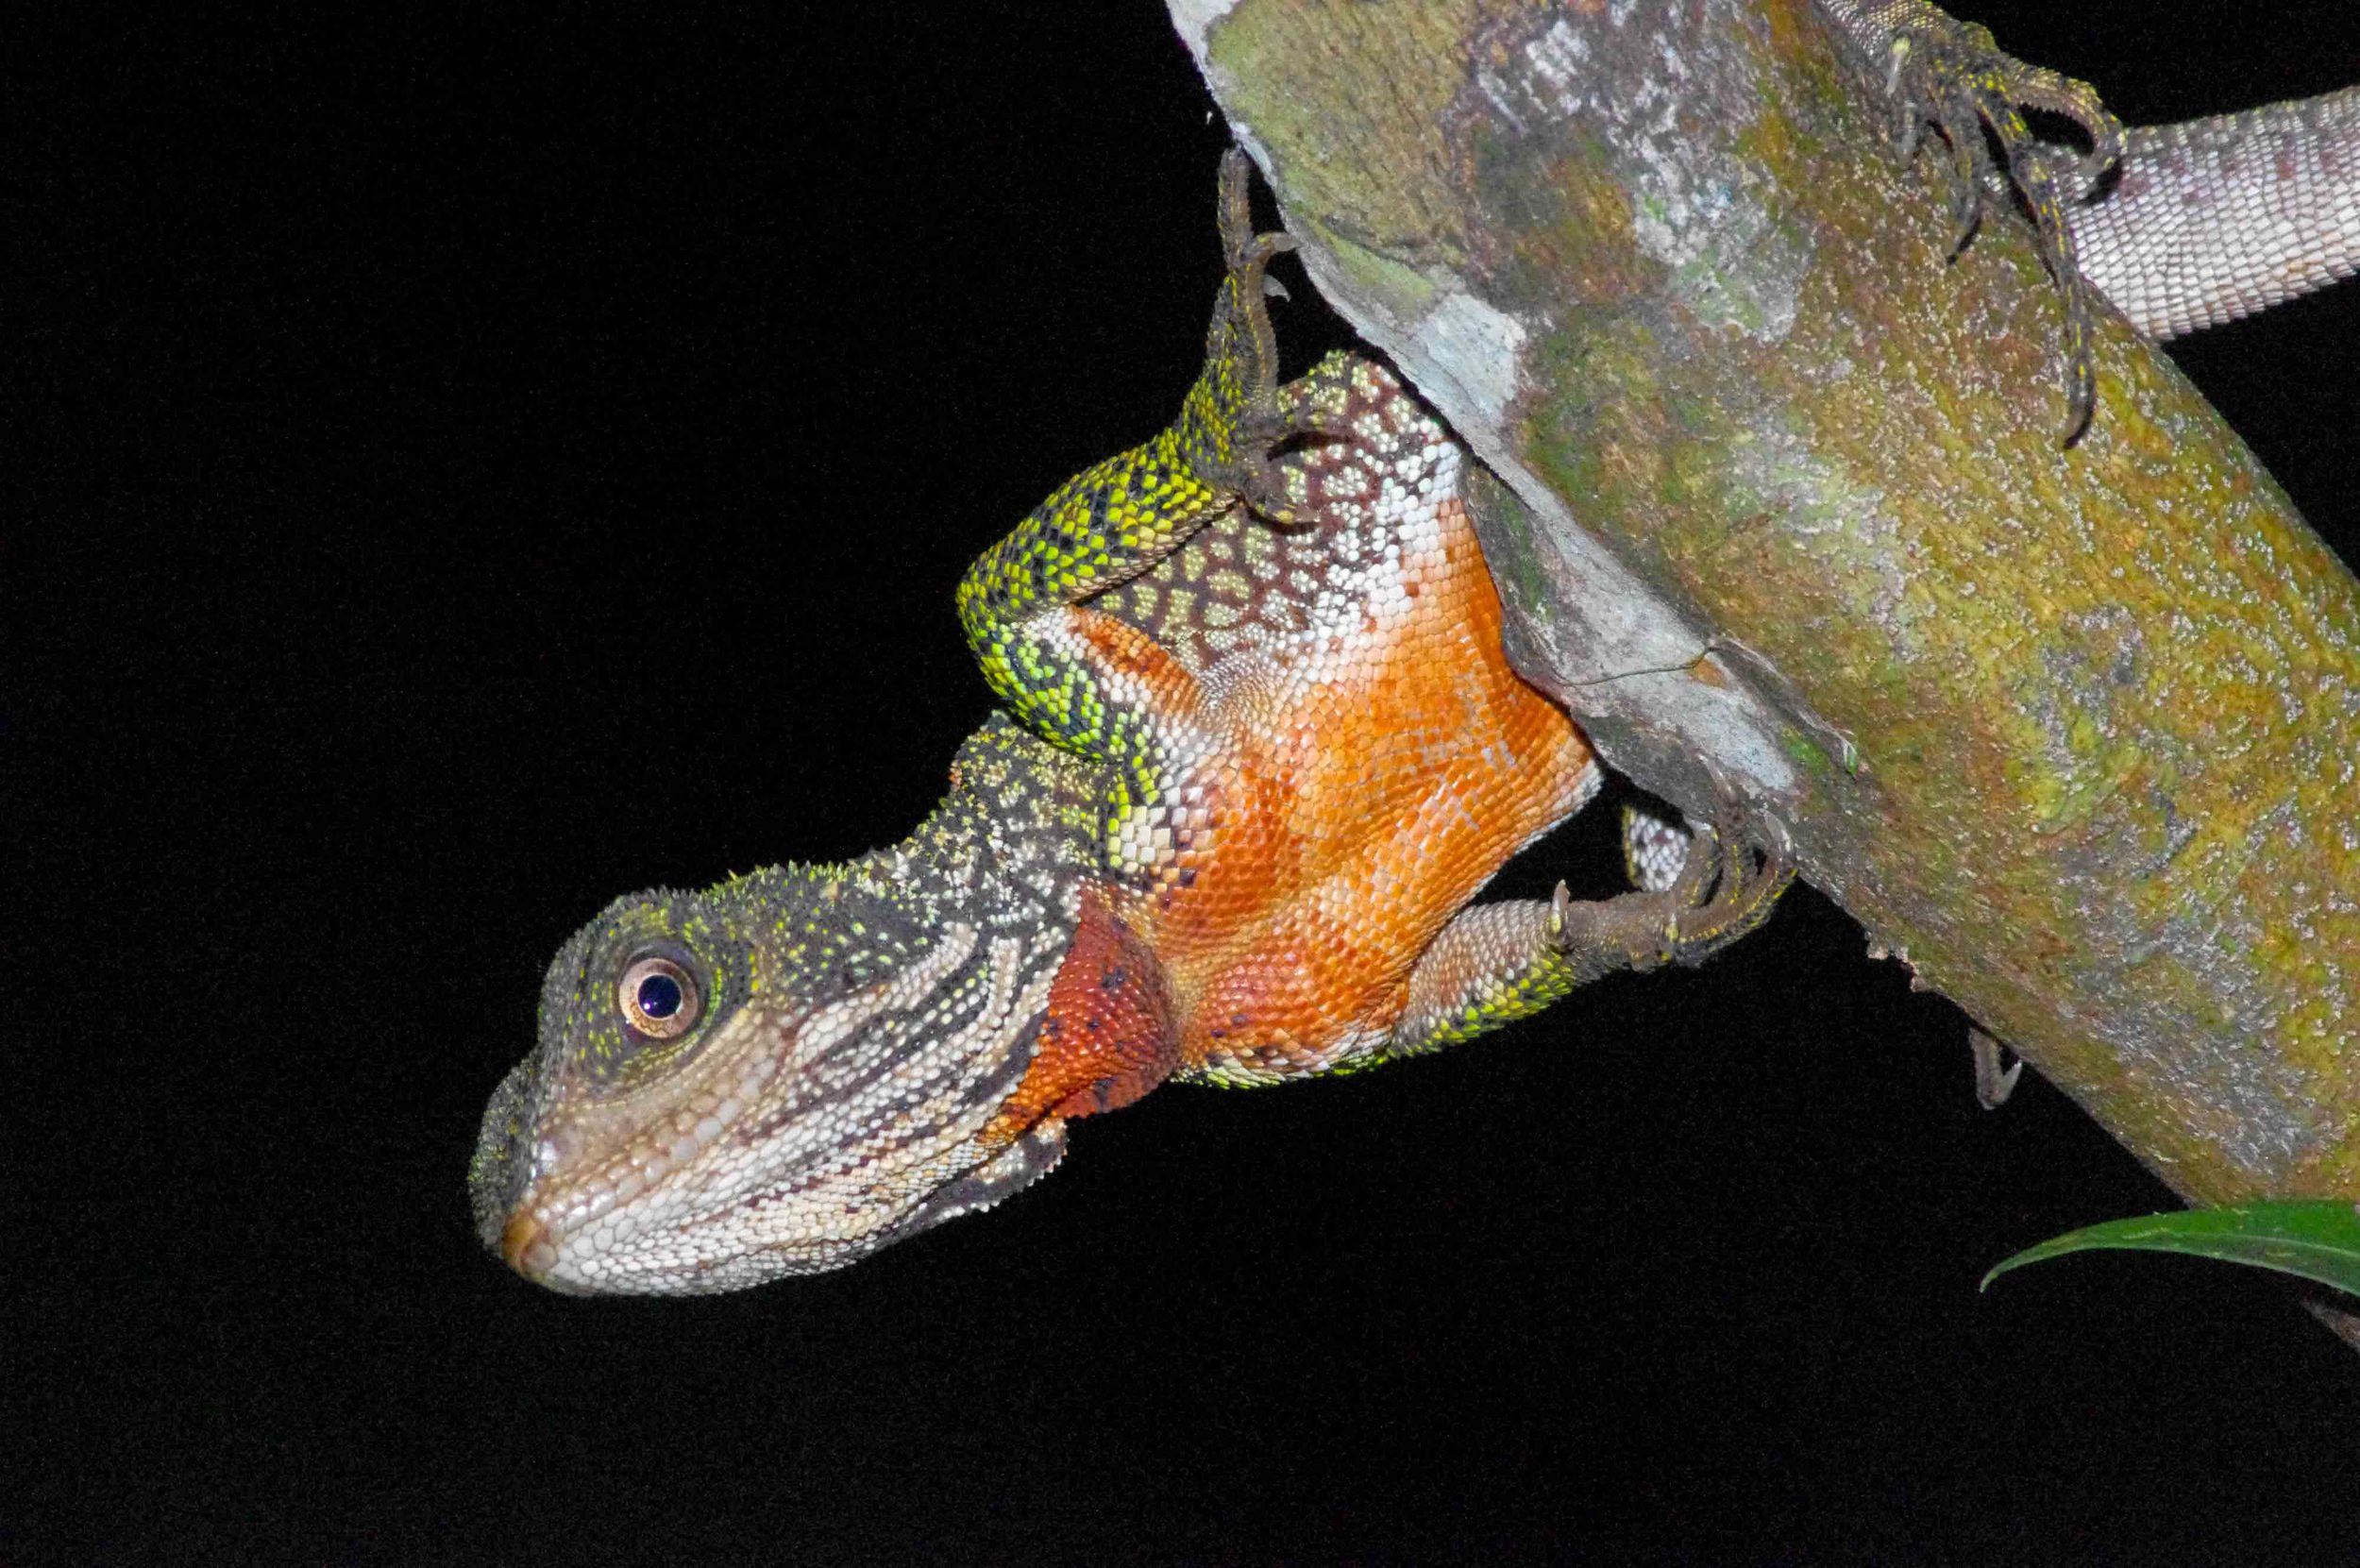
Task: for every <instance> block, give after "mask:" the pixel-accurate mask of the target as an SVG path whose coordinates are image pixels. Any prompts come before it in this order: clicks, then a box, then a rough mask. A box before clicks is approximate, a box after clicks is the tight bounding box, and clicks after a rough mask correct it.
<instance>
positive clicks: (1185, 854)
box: [469, 149, 1792, 1294]
mask: <svg viewBox="0 0 2360 1568" xmlns="http://www.w3.org/2000/svg"><path fill="white" fill-rule="evenodd" d="M1247 169H1248V164H1247V162H1246V160H1245V158H1244V155H1243V154H1242V153H1241V152H1238V151H1236V150H1234V149H1233V150H1232V152H1231V153H1230V154H1229V155H1228V156H1227V157H1226V158H1225V159H1224V160H1223V161H1222V169H1221V177H1220V190H1219V217H1220V234H1221V240H1222V254H1223V256H1224V258H1225V261H1226V271H1225V276H1224V278H1223V279H1222V284H1221V287H1220V289H1219V291H1218V294H1217V295H1216V300H1215V305H1214V310H1213V312H1212V319H1211V323H1210V326H1209V328H1208V329H1207V332H1206V343H1205V362H1204V368H1203V370H1202V372H1201V373H1200V375H1199V376H1198V378H1197V379H1196V381H1195V383H1194V385H1193V386H1191V387H1190V389H1189V390H1188V394H1187V396H1186V397H1185V398H1184V400H1183V402H1182V406H1181V411H1180V413H1179V415H1178V416H1177V417H1176V418H1175V419H1174V420H1173V421H1172V424H1171V425H1170V426H1169V427H1168V428H1167V429H1166V430H1163V431H1162V432H1160V433H1159V434H1157V435H1156V436H1155V437H1154V438H1153V439H1151V440H1149V441H1148V442H1146V443H1144V444H1142V445H1140V446H1139V447H1134V448H1132V449H1131V450H1129V451H1127V452H1125V453H1123V454H1121V455H1120V456H1118V457H1116V458H1113V459H1110V460H1108V461H1106V462H1104V463H1102V464H1097V465H1096V466H1094V467H1092V468H1090V469H1088V470H1087V471H1085V472H1084V473H1083V474H1081V475H1079V476H1077V477H1076V478H1075V479H1073V480H1071V481H1069V482H1068V483H1067V484H1065V485H1064V486H1062V487H1061V488H1059V489H1058V490H1057V491H1056V492H1054V494H1053V495H1051V496H1050V497H1048V499H1046V500H1045V501H1043V502H1042V503H1041V504H1040V505H1039V506H1038V507H1037V508H1036V509H1035V510H1034V511H1033V512H1032V513H1031V514H1028V515H1027V516H1026V517H1025V518H1024V520H1023V521H1022V522H1021V523H1020V525H1019V526H1018V527H1017V528H1016V529H1015V530H1014V531H1012V532H1011V533H1009V534H1008V535H1007V536H1006V537H1005V538H1004V539H1003V540H1002V541H1001V542H1000V543H999V544H997V545H995V546H994V547H993V548H990V549H989V550H987V551H986V553H985V554H984V556H983V557H982V558H981V559H980V560H978V561H977V562H976V563H975V565H973V567H972V568H971V569H970V570H969V573H968V575H967V577H966V578H965V580H964V581H963V582H962V583H961V586H960V589H959V592H958V596H957V608H958V613H959V615H960V618H961V621H962V624H963V626H964V628H965V631H966V632H967V635H968V638H969V642H970V644H971V645H972V647H973V648H974V649H975V651H976V653H977V656H978V658H979V661H980V663H981V665H982V666H983V670H984V673H985V676H986V681H987V683H989V685H990V686H991V688H992V690H993V692H994V693H995V694H996V696H997V697H998V698H999V700H1000V701H1001V702H1002V703H1003V709H1002V710H1001V711H1000V712H998V713H996V714H995V715H994V716H993V717H991V718H990V719H989V720H988V721H987V722H986V724H985V725H984V726H983V728H982V729H981V730H979V731H978V732H977V733H975V734H973V735H972V736H970V737H969V740H968V741H967V742H966V743H965V744H964V745H963V746H962V747H961V748H960V750H959V752H958V755H957V758H956V760H955V761H954V763H953V764H952V768H951V784H950V789H949V793H948V794H947V795H946V797H945V798H944V800H943V801H942V802H941V804H940V805H939V806H938V807H937V808H936V810H935V812H934V813H933V814H932V815H931V816H930V817H929V818H927V819H926V820H925V821H924V822H923V823H922V824H920V825H919V828H918V829H917V830H916V831H915V832H914V833H913V834H912V835H910V836H909V837H908V838H907V839H905V840H903V841H902V843H900V844H898V845H896V846H894V847H893V848H890V849H887V850H881V851H875V852H872V853H871V854H869V855H867V856H865V857H862V858H860V859H857V860H854V861H852V862H851V863H849V864H843V865H794V864H789V865H786V866H782V867H776V868H769V869H766V870H761V871H756V872H753V873H751V874H749V875H745V876H740V877H737V878H733V879H732V880H731V881H728V882H725V883H723V884H721V885H717V886H715V887H713V888H710V889H708V890H706V891H703V892H699V893H676V892H670V891H664V890H658V891H653V892H649V893H642V894H637V895H633V896H631V897H627V898H624V899H622V900H620V901H618V902H615V903H614V904H613V905H611V906H610V907H609V908H608V909H607V910H606V911H605V912H604V913H603V914H601V915H600V916H599V917H598V919H595V920H593V921H592V922H591V923H590V924H589V925H588V926H586V927H585V928H583V929H582V931H581V932H580V933H579V934H577V935H576V936H574V937H573V939H572V940H570V941H569V942H567V943H566V944H565V948H564V949H563V950H562V951H561V952H560V953H558V955H557V957H556V959H555V960H554V962H553V963H552V964H551V966H550V969H549V971H548V978H547V981H546V983H545V985H544V987H543V990H542V994H541V1003H540V1017H539V1029H538V1039H537V1044H536V1046H535V1049H534V1050H533V1051H532V1053H531V1054H530V1055H528V1056H527V1057H526V1059H525V1060H524V1061H523V1062H521V1063H520V1064H518V1066H517V1067H516V1068H515V1069H514V1071H511V1072H510V1073H509V1074H508V1076H507V1077H506V1078H505V1079H504V1080H503V1082H502V1083H501V1085H500V1087H499V1088H498V1089H497V1092H496V1093H495V1094H494V1096H493V1098H492V1101H491V1104H490V1105H489V1106H488V1108H487V1110H486V1112H485V1116H484V1120H483V1124H482V1130H481V1135H480V1142H479V1146H478V1150H477V1153H476V1155H475V1157H474V1160H473V1162H472V1164H471V1166H470V1172H469V1186H470V1192H471V1199H472V1208H473V1212H474V1217H475V1221H476V1225H477V1229H478V1233H479V1235H480V1239H481V1240H482V1241H483V1243H484V1245H485V1246H486V1247H487V1248H488V1249H489V1250H491V1251H492V1252H494V1253H496V1254H497V1255H498V1256H501V1257H502V1258H503V1259H505V1261H506V1262H507V1263H508V1264H509V1265H510V1266H512V1267H513V1268H514V1269H515V1270H516V1271H517V1272H518V1273H521V1274H523V1275H524V1276H525V1277H527V1278H529V1279H531V1280H534V1281H537V1282H539V1283H540V1284H543V1285H545V1286H548V1287H549V1288H551V1289H554V1290H561V1291H566V1292H577V1293H642V1294H690V1293H700V1292H709V1291H716V1290H732V1289H736V1288H739V1287H744V1286H750V1285H755V1284H759V1283H762V1282H765V1281H767V1280H770V1279H774V1278H777V1277H780V1276H783V1275H789V1274H799V1273H813V1272H817V1271H819V1270H824V1269H830V1268H834V1267H837V1266H840V1265H843V1264H847V1263H851V1262H852V1261H854V1260H856V1259H858V1258H861V1257H864V1256H868V1255H869V1254H871V1253H873V1252H875V1251H876V1250H877V1249H879V1248H881V1247H884V1246H885V1245H888V1244H890V1243H891V1242H894V1241H896V1240H899V1239H903V1238H905V1237H908V1236H912V1235H915V1234H917V1233H919V1232H920V1231H922V1230H925V1229H927V1228H929V1227H931V1226H933V1225H935V1224H937V1223H940V1222H944V1221H947V1220H949V1219H951V1218H952V1217H954V1216H956V1215H960V1214H964V1213H969V1212H971V1211H974V1210H976V1209H980V1208H983V1207H986V1206H989V1205H991V1204H993V1203H996V1202H998V1201H999V1200H1001V1199H1002V1198H1004V1197H1005V1196H1007V1195H1008V1194H1010V1193H1012V1192H1014V1191H1016V1190H1017V1189H1020V1188H1022V1187H1024V1186H1026V1185H1027V1184H1029V1183H1031V1182H1033V1181H1035V1180H1037V1178H1038V1177H1039V1176H1041V1175H1042V1174H1044V1173H1045V1172H1047V1171H1049V1170H1050V1169H1051V1168H1052V1167H1053V1166H1054V1164H1055V1163H1056V1162H1057V1161H1058V1159H1059V1158H1060V1156H1061V1155H1062V1154H1063V1151H1064V1149H1065V1147H1066V1144H1067V1141H1068V1128H1069V1125H1070V1123H1071V1122H1072V1121H1076V1120H1078V1119H1080V1118H1083V1117H1086V1116H1090V1115H1094V1114H1097V1113H1099V1112H1102V1111H1106V1110H1111V1109H1115V1108H1117V1107H1119V1106H1121V1105H1125V1104H1130V1103H1132V1102H1133V1101H1136V1100H1137V1099H1138V1098H1139V1097H1140V1096H1141V1095H1143V1094H1146V1093H1147V1092H1149V1091H1150V1090H1152V1089H1154V1088H1155V1087H1157V1086H1158V1085H1160V1084H1161V1083H1163V1082H1165V1081H1167V1080H1195V1081H1200V1082H1206V1083H1212V1084H1216V1085H1230V1086H1243V1085H1259V1084H1271V1083H1280V1082H1286V1081H1290V1080H1293V1079H1299V1078H1304V1077H1309V1076H1313V1075H1317V1074H1321V1073H1328V1072H1341V1071H1354V1070H1357V1069H1361V1068H1365V1067H1370V1066H1374V1065H1376V1064H1378V1063H1381V1062H1385V1061H1389V1060H1391V1059H1393V1058H1397V1057H1402V1056H1409V1055H1415V1054H1420V1053H1423V1052H1426V1051H1431V1050H1435V1049H1438V1048H1440V1047H1442V1046H1445V1045H1449V1044H1453V1043H1456V1042H1458V1041H1460V1040H1463V1039H1466V1038H1468V1037H1473V1036H1475V1035H1479V1034H1481V1033H1483V1032H1485V1031H1487V1030H1490V1029H1492V1028H1494V1027H1496V1026H1498V1025H1499V1024H1502V1023H1504V1022H1506V1021H1508V1020H1511V1019H1515V1018H1520V1017H1524V1016H1526V1015H1528V1014H1531V1013H1533V1012H1535V1011H1537V1010H1539V1009H1540V1008H1542V1007H1543V1006H1545V1005H1547V1004H1548V1003H1551V1002H1553V1001H1555V1000H1557V999H1558V998H1559V997H1561V996H1563V995H1565V994H1566V993H1568V992H1570V991H1571V990H1572V989H1574V988H1575V987H1576V986H1579V985H1581V984H1583V983H1585V982H1587V981H1590V980H1593V979H1595V978H1597V977H1599V976H1601V975H1604V974H1606V973H1609V972H1611V971H1615V970H1626V969H1627V970H1645V969H1656V968H1659V967H1660V966H1663V965H1666V964H1694V963H1697V962H1700V961H1702V960H1703V959H1704V958H1706V957H1708V956H1710V955H1711V953H1715V952H1718V951H1719V950H1721V949H1722V948H1723V947H1725V946H1726V945H1727V944H1728V943H1729V942H1731V941H1733V940H1735V939H1737V938H1738V937H1740V936H1743V935H1745V933H1746V932H1748V931H1750V930H1752V929H1753V928H1754V927H1755V926H1757V925H1759V924H1760V923H1761V921H1762V919H1764V918H1765V917H1766V916H1767V915H1768V913H1769V912H1770V910H1771V908H1772V906H1773V904H1774V902H1775V901H1776V900H1777V898H1778V895H1779V893H1780V892H1781V891H1782V890H1783V889H1784V888H1785V886H1786V885H1787V884H1788V882H1789V880H1790V878H1791V875H1792V873H1791V871H1790V870H1789V869H1788V868H1787V866H1786V864H1785V861H1784V859H1783V858H1782V854H1781V849H1780V845H1781V840H1780V838H1779V835H1777V834H1776V832H1775V830H1770V831H1766V832H1765V831H1762V830H1758V829H1757V827H1756V825H1755V824H1756V822H1757V821H1758V820H1759V818H1758V816H1757V813H1756V812H1755V811H1754V810H1753V809H1752V808H1749V807H1748V806H1746V805H1745V804H1744V803H1742V802H1741V801H1739V799H1738V797H1737V795H1736V793H1735V791H1734V789H1733V788H1732V787H1730V786H1729V785H1728V784H1722V785H1721V787H1720V797H1721V798H1720V800H1719V801H1718V803H1717V805H1716V808H1715V811H1714V813H1713V822H1712V824H1711V826H1710V827H1705V828H1700V829H1699V830H1698V833H1697V835H1696V840H1695V848H1694V852H1684V853H1679V854H1677V855H1674V856H1672V857H1670V858H1668V859H1667V858H1664V857H1661V856H1659V857H1657V861H1656V864H1657V866H1658V868H1659V871H1660V874H1657V875H1654V876H1653V877H1652V880H1653V881H1654V882H1655V883H1656V884H1658V885H1650V886H1643V887H1641V888H1639V889H1637V890H1633V891H1628V892H1625V893H1622V894H1620V895H1617V896H1614V897H1610V898H1608V899H1604V900H1601V901H1596V902H1590V901H1579V902H1577V901H1575V900H1573V899H1572V898H1571V897H1570V895H1569V893H1568V891H1567V889H1566V888H1565V886H1564V885H1562V884H1559V886H1558V887H1557V889H1556V891H1555V893H1554V895H1553V896H1552V897H1551V898H1548V899H1541V900H1519V901H1509V902H1473V901H1474V899H1475V894H1476V892H1477V891H1478V890H1479V889H1480V888H1481V886H1482V885H1484V884H1485V883H1486V882H1487V881H1488V880H1490V878H1491V877H1492V874H1493V873H1494V872H1495V871H1496V870H1498V869H1499V868H1500V867H1501V865H1502V864H1504V863H1505V862H1506V861H1507V859H1508V858H1509V856H1510V855H1511V854H1513V853H1514V852H1515V851H1517V850H1519V849H1520V848H1522V847H1523V846H1524V845H1526V844H1527V843H1529V842H1530V841H1531V840H1533V839H1534V838H1536V837H1537V836H1539V835H1541V834H1542V833H1544V832H1546V831H1547V830H1548V829H1549V828H1550V827H1552V826H1554V825H1555V824H1556V823H1558V822H1559V821H1560V820H1562V819H1564V818H1567V817H1568V816H1570V815H1571V814H1572V813H1574V812H1576V811H1577V810H1579V809H1580V808H1581V807H1582V806H1583V805H1584V804H1585V803H1586V802H1587V801H1589V800H1590V799H1591V798H1592V797H1593V794H1594V793H1595V792H1596V790H1597V788H1598V786H1599V783H1600V765H1599V763H1598V761H1597V759H1596V757H1595V756H1594V754H1593V751H1592V750H1591V748H1590V746H1589V743H1588V742H1587V740H1586V739H1585V738H1584V736H1583V735H1582V733H1581V732H1580V730H1579V729H1578V728H1577V727H1576V725H1575V723H1574V721H1573V720H1572V719H1571V718H1570V717H1568V716H1567V714H1566V713H1565V712H1564V710H1562V709H1561V708H1559V707H1558V706H1557V705H1556V704H1555V703H1553V702H1552V701H1550V700H1548V699H1546V698H1545V697H1543V696H1542V694H1541V693H1540V692H1538V691H1537V690H1536V689H1535V688H1533V687H1531V686H1529V685H1527V684H1526V683H1525V682H1524V681H1523V680H1522V679H1521V678H1520V677H1519V676H1517V675H1516V674H1515V673H1514V672H1513V671H1512V670H1511V669H1510V668H1509V666H1508V663H1507V660H1506V656H1505V654H1504V653H1503V651H1502V649H1501V642H1500V634H1499V623H1500V606H1499V600H1498V597H1497V594H1496V592H1495V591H1494V589H1493V588H1492V582H1491V578H1490V576H1489V575H1488V573H1487V572H1486V570H1485V568H1484V565H1483V562H1482V558H1481V555H1480V552H1479V550H1478V548H1477V546H1476V543H1475V534H1474V531H1473V528H1472V525H1471V523H1470V521H1469V519H1468V514H1467V510H1466V502H1465V500H1464V498H1463V497H1462V495H1461V492H1460V479H1461V475H1462V473H1463V471H1464V469H1465V466H1466V464H1468V462H1469V461H1470V460H1469V459H1468V458H1467V457H1466V455H1465V453H1464V452H1463V450H1462V449H1461V448H1460V447H1458V444H1457V443H1456V441H1455V439H1454V438H1453V437H1452V436H1451V435H1450V434H1449V433H1448V432H1447V431H1446V430H1444V429H1443V427H1442V426H1441V424H1440V422H1439V421H1438V420H1437V419H1436V418H1435V417H1434V416H1433V415H1432V414H1431V413H1427V412H1426V410H1425V409H1424V407H1423V406H1422V405H1421V404H1420V403H1419V402H1418V401H1417V400H1416V398H1415V397H1414V396H1411V395H1410V393H1409V392H1408V390H1407V389H1406V388H1405V387H1404V386H1403V385H1402V383H1401V382H1400V380H1399V379H1397V378H1396V377H1395V376H1394V375H1393V373H1392V372H1391V371H1390V370H1389V369H1387V368H1386V367H1385V366H1383V365H1382V364H1380V363H1378V362H1376V361H1374V359H1370V358H1367V357H1365V356H1362V355H1359V354H1356V353H1348V352H1343V353H1337V354H1331V355H1329V356H1328V357H1326V358H1324V359H1323V360H1322V361H1321V362H1319V363H1318V364H1317V365H1315V366H1314V367H1313V368H1312V369H1311V370H1310V371H1309V372H1308V373H1307V374H1306V375H1305V376H1304V377H1302V378H1300V379H1297V380H1294V381H1291V382H1289V383H1286V384H1284V385H1281V384H1280V383H1279V382H1278V380H1277V377H1276V345H1275V340H1274V335H1273V328H1272V324H1271V320H1270V316H1269V310H1268V300H1267V297H1266V294H1265V290H1266V286H1267V287H1269V288H1272V289H1274V288H1275V284H1274V283H1273V282H1272V280H1270V279H1269V278H1268V277H1267V268H1268V265H1269V262H1270V261H1271V260H1272V258H1273V257H1274V256H1276V255H1278V254H1279V253H1281V252H1282V251H1284V250H1285V249H1288V248H1290V247H1291V244H1292V242H1291V241H1290V240H1289V239H1288V238H1287V237H1286V236H1284V235H1280V234H1270V233H1263V234H1257V233H1256V232H1255V229H1254V226H1253V224H1252V223H1251V221H1250V217H1249V209H1248V201H1247ZM1765 839H1766V840H1767V841H1766V842H1762V840H1765Z"/></svg>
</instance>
